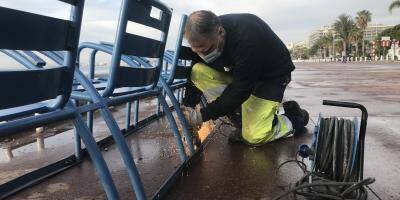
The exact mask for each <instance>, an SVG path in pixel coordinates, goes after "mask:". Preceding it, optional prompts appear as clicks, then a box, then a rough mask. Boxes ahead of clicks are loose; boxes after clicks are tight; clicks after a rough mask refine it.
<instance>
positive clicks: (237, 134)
mask: <svg viewBox="0 0 400 200" xmlns="http://www.w3.org/2000/svg"><path fill="white" fill-rule="evenodd" d="M228 142H230V143H246V142H245V141H244V139H243V137H242V131H241V130H240V129H235V130H234V131H233V132H232V133H231V134H230V135H229V137H228Z"/></svg>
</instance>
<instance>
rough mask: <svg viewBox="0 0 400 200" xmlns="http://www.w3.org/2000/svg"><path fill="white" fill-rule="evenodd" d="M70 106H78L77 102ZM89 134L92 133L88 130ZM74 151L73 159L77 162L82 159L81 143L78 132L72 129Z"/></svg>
mask: <svg viewBox="0 0 400 200" xmlns="http://www.w3.org/2000/svg"><path fill="white" fill-rule="evenodd" d="M71 104H74V105H73V106H75V105H76V106H79V101H75V102H74V103H72V102H71ZM89 132H90V133H92V132H91V131H90V130H89ZM74 139H75V141H74V149H75V158H76V159H77V160H81V159H82V143H81V137H80V135H79V130H78V129H77V128H76V127H75V128H74Z"/></svg>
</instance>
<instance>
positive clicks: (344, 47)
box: [342, 40, 347, 56]
mask: <svg viewBox="0 0 400 200" xmlns="http://www.w3.org/2000/svg"><path fill="white" fill-rule="evenodd" d="M342 43H343V51H344V56H347V52H346V50H347V48H346V47H347V45H346V41H344V40H343V42H342Z"/></svg>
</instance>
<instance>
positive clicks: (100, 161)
mask: <svg viewBox="0 0 400 200" xmlns="http://www.w3.org/2000/svg"><path fill="white" fill-rule="evenodd" d="M68 106H70V107H73V105H72V104H71V103H69V105H68ZM74 125H75V128H76V130H77V131H76V132H77V133H78V134H79V136H80V137H81V138H82V140H83V142H84V143H85V146H86V149H87V151H88V153H89V155H90V158H91V159H92V162H93V165H94V167H95V169H96V171H97V173H98V175H99V178H100V180H101V183H102V185H103V188H104V191H105V192H106V194H107V198H108V199H119V196H118V191H117V189H116V187H115V185H114V181H113V180H112V177H111V174H110V171H109V170H108V167H107V164H106V162H105V160H104V158H103V156H102V155H101V152H100V150H99V148H98V146H97V144H96V141H95V140H94V138H93V136H92V135H91V133H90V131H89V128H88V127H87V126H86V124H85V122H84V121H83V119H82V116H81V115H80V114H79V113H76V114H75V119H74Z"/></svg>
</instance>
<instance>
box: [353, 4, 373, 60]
mask: <svg viewBox="0 0 400 200" xmlns="http://www.w3.org/2000/svg"><path fill="white" fill-rule="evenodd" d="M371 16H372V14H371V12H370V11H368V10H362V11H360V12H358V13H357V16H356V24H357V26H358V28H359V29H361V31H362V38H361V40H362V52H363V56H365V44H364V32H365V29H366V28H367V27H368V22H371Z"/></svg>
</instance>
